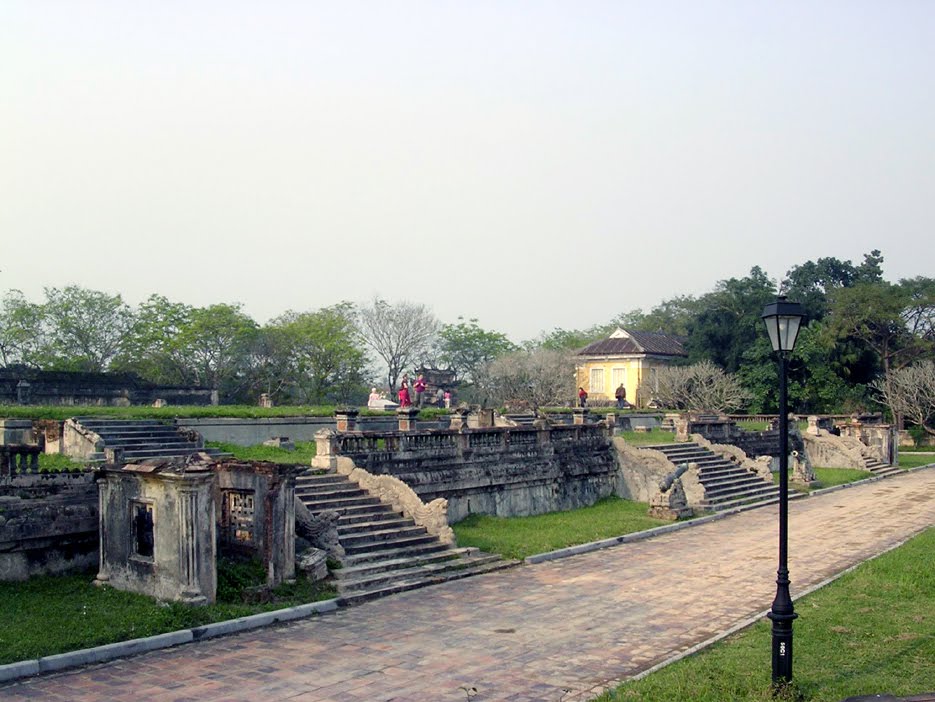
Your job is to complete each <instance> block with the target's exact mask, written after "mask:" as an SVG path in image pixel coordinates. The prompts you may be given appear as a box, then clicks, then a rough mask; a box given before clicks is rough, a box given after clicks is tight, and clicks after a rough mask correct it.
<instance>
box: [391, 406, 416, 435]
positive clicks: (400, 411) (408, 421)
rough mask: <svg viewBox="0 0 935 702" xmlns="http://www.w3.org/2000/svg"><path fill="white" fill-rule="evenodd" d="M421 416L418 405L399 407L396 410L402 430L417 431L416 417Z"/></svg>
mask: <svg viewBox="0 0 935 702" xmlns="http://www.w3.org/2000/svg"><path fill="white" fill-rule="evenodd" d="M418 416H419V408H418V407H399V408H397V410H396V419H397V420H398V421H399V430H400V431H415V430H416V417H418Z"/></svg>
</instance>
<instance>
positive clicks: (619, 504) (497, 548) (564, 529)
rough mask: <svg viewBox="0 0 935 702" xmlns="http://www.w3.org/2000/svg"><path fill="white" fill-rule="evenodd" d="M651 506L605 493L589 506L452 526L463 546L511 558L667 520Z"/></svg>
mask: <svg viewBox="0 0 935 702" xmlns="http://www.w3.org/2000/svg"><path fill="white" fill-rule="evenodd" d="M648 510H649V506H648V505H647V504H646V503H644V502H631V501H630V500H621V499H620V498H619V497H607V498H604V499H603V500H601V501H600V502H598V503H597V504H594V505H592V506H591V507H583V508H582V509H575V510H569V511H567V512H550V513H548V514H538V515H535V516H532V517H490V516H487V515H482V514H472V515H471V516H470V517H468V518H467V519H464V520H462V521H460V522H458V523H457V524H453V525H452V528H453V529H454V532H455V535H456V536H457V538H458V545H459V546H477V547H478V548H480V549H481V550H483V551H488V552H491V553H499V554H502V555H503V556H506V557H507V558H525V557H526V556H532V555H535V554H538V553H545V552H547V551H554V550H556V549H559V548H565V547H566V546H576V545H578V544H584V543H588V542H590V541H598V540H600V539H610V538H613V537H614V536H621V535H622V534H629V533H632V532H635V531H643V530H645V529H651V528H653V527H655V526H660V525H662V524H668V523H669V522H666V521H663V520H661V519H653V518H652V517H650V516H648V515H647V512H648Z"/></svg>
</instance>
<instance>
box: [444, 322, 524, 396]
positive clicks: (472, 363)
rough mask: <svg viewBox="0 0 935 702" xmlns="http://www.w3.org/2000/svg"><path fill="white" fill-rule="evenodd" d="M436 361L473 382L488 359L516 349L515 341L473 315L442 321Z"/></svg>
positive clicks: (461, 378)
mask: <svg viewBox="0 0 935 702" xmlns="http://www.w3.org/2000/svg"><path fill="white" fill-rule="evenodd" d="M438 338H439V341H438V352H439V354H438V355H439V361H440V362H441V363H443V364H444V365H446V366H447V367H448V368H451V369H453V370H454V371H455V372H456V374H457V378H458V379H459V380H466V381H468V382H471V383H473V382H475V381H476V380H477V375H478V373H479V372H480V370H481V369H482V368H483V367H484V366H485V365H486V364H487V363H489V362H490V361H492V360H494V359H495V358H498V357H499V356H502V355H504V354H506V353H510V352H512V351H516V350H517V346H516V344H514V343H513V342H512V341H510V340H509V339H508V338H507V337H506V335H504V334H501V333H500V332H495V331H487V330H486V329H482V328H481V327H480V325H478V323H477V320H476V319H473V318H472V319H469V320H468V321H467V322H465V321H464V318H463V317H458V323H457V324H444V325H442V328H441V331H440V332H439V333H438Z"/></svg>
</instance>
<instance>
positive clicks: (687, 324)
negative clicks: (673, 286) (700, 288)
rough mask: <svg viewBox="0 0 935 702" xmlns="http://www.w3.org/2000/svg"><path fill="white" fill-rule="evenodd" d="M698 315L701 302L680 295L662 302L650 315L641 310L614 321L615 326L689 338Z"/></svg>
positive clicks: (628, 313)
mask: <svg viewBox="0 0 935 702" xmlns="http://www.w3.org/2000/svg"><path fill="white" fill-rule="evenodd" d="M698 313H699V301H698V300H697V299H696V298H694V297H692V296H691V295H678V296H676V297H673V298H671V299H669V300H665V301H663V302H661V303H660V304H658V305H656V306H655V307H653V308H652V309H651V310H650V311H649V312H648V313H644V312H643V311H642V310H640V309H636V310H632V311H630V312H624V313H623V314H620V315H618V316H617V317H616V318H615V319H614V322H613V326H619V327H623V328H624V329H632V330H634V331H648V332H657V333H661V334H671V335H672V336H683V337H687V336H688V332H689V330H690V329H691V327H692V325H693V322H694V319H695V317H696V316H697V315H698Z"/></svg>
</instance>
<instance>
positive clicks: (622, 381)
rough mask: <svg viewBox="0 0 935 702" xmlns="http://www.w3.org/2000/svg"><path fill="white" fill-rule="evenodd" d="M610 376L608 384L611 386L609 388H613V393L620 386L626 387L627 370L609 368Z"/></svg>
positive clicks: (618, 367) (621, 367)
mask: <svg viewBox="0 0 935 702" xmlns="http://www.w3.org/2000/svg"><path fill="white" fill-rule="evenodd" d="M610 375H611V383H610V384H611V386H612V387H613V389H614V391H615V392H616V390H617V388H619V387H620V386H621V385H622V386H623V387H626V386H627V369H626V366H615V367H614V368H611V369H610Z"/></svg>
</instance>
